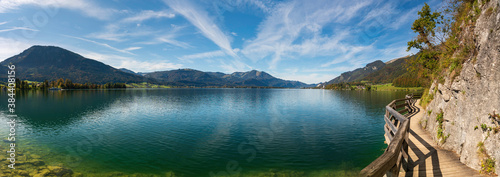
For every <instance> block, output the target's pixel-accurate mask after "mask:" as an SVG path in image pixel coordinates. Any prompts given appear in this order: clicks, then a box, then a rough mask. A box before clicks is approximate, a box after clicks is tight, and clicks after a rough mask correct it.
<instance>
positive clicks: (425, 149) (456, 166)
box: [399, 100, 486, 177]
mask: <svg viewBox="0 0 500 177" xmlns="http://www.w3.org/2000/svg"><path fill="white" fill-rule="evenodd" d="M419 102H420V100H418V101H417V103H415V104H414V105H412V107H413V108H414V109H417V111H418V113H417V114H415V115H413V116H412V117H411V118H410V120H411V121H410V135H409V139H410V140H409V151H410V152H409V155H410V162H411V163H410V170H409V171H408V172H405V171H404V170H400V174H399V176H407V177H409V176H425V177H431V176H453V177H462V176H463V177H471V176H486V175H482V174H480V173H479V172H478V171H476V170H474V169H472V168H470V167H468V166H466V165H465V164H463V163H461V162H460V158H459V157H458V155H457V154H455V153H454V152H452V151H448V150H444V149H441V148H440V147H439V146H437V144H436V143H435V142H434V141H433V140H432V137H431V136H430V134H429V133H428V132H427V131H425V130H423V129H422V127H421V126H420V124H419V122H420V120H421V119H422V116H423V114H424V113H423V112H424V111H423V109H422V107H420V106H419Z"/></svg>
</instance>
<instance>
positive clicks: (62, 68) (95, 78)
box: [0, 46, 313, 88]
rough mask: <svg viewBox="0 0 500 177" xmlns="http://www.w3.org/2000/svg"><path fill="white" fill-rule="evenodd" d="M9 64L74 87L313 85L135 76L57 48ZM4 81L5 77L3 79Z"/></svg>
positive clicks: (195, 75) (171, 74) (39, 49)
mask: <svg viewBox="0 0 500 177" xmlns="http://www.w3.org/2000/svg"><path fill="white" fill-rule="evenodd" d="M9 64H14V65H15V66H16V69H15V71H16V77H17V78H19V79H22V80H30V81H44V80H48V81H51V80H57V79H59V78H63V79H70V80H72V81H73V82H74V83H97V84H103V83H110V82H111V83H117V82H119V83H141V82H148V83H154V84H164V85H171V86H194V87H207V86H216V87H218V86H256V87H286V88H300V87H311V86H313V85H309V84H305V83H302V82H298V81H287V80H283V79H279V78H276V77H273V76H272V75H270V74H268V73H266V72H263V71H256V70H252V71H248V72H234V73H232V74H225V73H221V72H203V71H198V70H194V69H178V70H170V71H156V72H150V73H136V72H134V71H131V70H129V69H126V68H120V69H116V68H114V67H112V66H109V65H106V64H104V63H102V62H99V61H96V60H93V59H88V58H85V57H83V56H81V55H79V54H77V53H74V52H71V51H69V50H66V49H63V48H60V47H55V46H32V47H30V48H28V49H26V50H25V51H23V52H21V53H20V54H18V55H15V56H12V57H10V58H8V59H6V60H4V61H2V62H0V65H1V66H0V72H3V71H5V72H4V73H6V70H7V68H6V67H7V66H8V65H9ZM2 77H3V78H5V77H6V74H4V75H1V76H0V78H2Z"/></svg>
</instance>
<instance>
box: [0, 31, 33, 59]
mask: <svg viewBox="0 0 500 177" xmlns="http://www.w3.org/2000/svg"><path fill="white" fill-rule="evenodd" d="M30 46H31V44H29V43H27V42H23V41H21V40H17V39H13V38H6V37H0V61H2V60H4V59H7V58H9V57H12V56H14V55H17V54H19V53H21V52H22V51H24V50H26V49H27V48H29V47H30Z"/></svg>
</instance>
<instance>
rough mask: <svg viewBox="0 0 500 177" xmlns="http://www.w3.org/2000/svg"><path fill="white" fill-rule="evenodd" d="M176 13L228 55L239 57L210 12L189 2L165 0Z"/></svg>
mask: <svg viewBox="0 0 500 177" xmlns="http://www.w3.org/2000/svg"><path fill="white" fill-rule="evenodd" d="M164 2H165V3H166V4H167V5H168V6H170V8H172V9H173V10H174V11H176V12H177V13H179V14H181V15H182V16H184V18H186V19H187V20H188V21H189V22H190V23H191V24H192V25H193V26H195V27H196V28H198V30H199V31H200V32H201V33H202V34H203V36H205V37H206V38H208V39H210V40H211V41H212V42H214V43H215V44H216V45H217V46H219V47H220V48H221V49H222V50H224V52H226V53H227V54H229V55H231V56H233V57H235V58H236V57H237V55H236V53H234V52H233V49H232V47H231V43H230V38H229V37H228V36H226V35H225V34H224V32H222V30H221V29H220V28H219V27H218V26H217V25H216V24H215V23H214V21H213V19H211V18H210V15H209V14H208V12H206V11H205V10H204V9H203V8H201V7H199V6H197V5H195V4H193V3H191V2H189V1H188V0H164Z"/></svg>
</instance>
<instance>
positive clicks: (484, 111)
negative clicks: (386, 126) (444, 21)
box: [421, 0, 500, 174]
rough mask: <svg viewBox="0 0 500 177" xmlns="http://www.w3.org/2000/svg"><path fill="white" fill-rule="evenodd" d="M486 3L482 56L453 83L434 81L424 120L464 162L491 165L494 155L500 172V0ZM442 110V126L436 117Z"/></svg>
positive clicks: (478, 42) (479, 28)
mask: <svg viewBox="0 0 500 177" xmlns="http://www.w3.org/2000/svg"><path fill="white" fill-rule="evenodd" d="M482 3H484V5H483V6H482V7H481V15H480V16H479V18H478V20H477V21H476V26H475V29H474V34H473V35H474V36H475V37H474V43H475V47H476V51H477V55H474V56H473V57H471V58H469V59H468V60H467V61H466V62H465V63H464V64H463V68H462V71H461V73H460V75H458V76H457V77H456V78H455V79H454V80H453V81H452V79H449V78H448V79H446V80H445V82H444V84H441V83H438V82H437V81H436V82H434V83H433V84H432V86H431V88H430V90H429V94H433V95H434V99H433V100H432V101H431V102H430V103H429V105H428V106H427V108H426V110H425V111H426V114H425V116H424V118H423V119H422V122H421V124H422V126H423V127H424V128H425V129H426V130H427V131H429V132H430V133H431V135H433V137H434V140H435V141H436V142H439V144H440V145H441V146H442V147H443V148H445V149H449V150H453V151H455V152H456V153H457V154H458V155H460V161H461V162H462V163H465V164H466V165H468V166H470V167H471V168H474V169H476V170H481V169H482V166H481V165H482V164H484V165H486V166H488V164H486V159H492V160H494V161H495V162H494V164H495V165H494V168H495V171H496V173H497V174H499V173H500V163H499V162H500V126H499V123H500V122H499V121H500V117H499V118H495V116H494V115H493V112H495V113H496V114H499V113H500V10H499V9H500V0H490V1H484V0H483V1H482ZM440 113H443V114H442V115H443V118H444V120H443V121H442V126H441V125H440V123H439V121H437V119H436V117H438V115H439V114H440ZM440 129H441V130H440ZM495 129H496V130H495ZM439 131H442V132H443V133H442V135H441V136H440V135H438V132H439ZM438 137H440V138H438ZM490 164H491V163H490ZM490 166H491V165H490Z"/></svg>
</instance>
